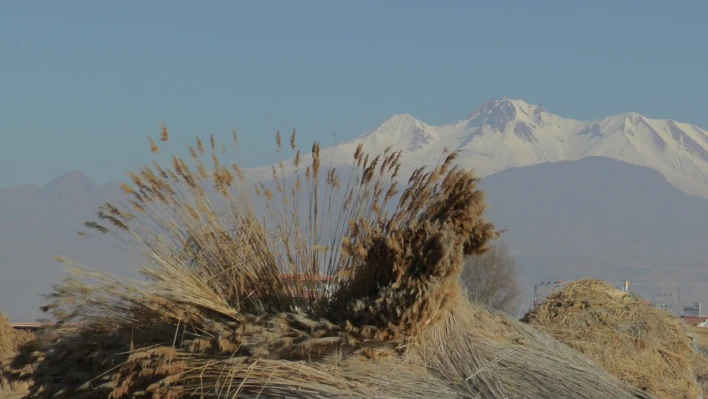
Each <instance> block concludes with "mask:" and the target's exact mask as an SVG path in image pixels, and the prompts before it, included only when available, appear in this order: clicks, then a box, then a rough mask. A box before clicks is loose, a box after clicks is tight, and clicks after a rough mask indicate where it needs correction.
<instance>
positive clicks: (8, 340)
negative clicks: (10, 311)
mask: <svg viewBox="0 0 708 399" xmlns="http://www.w3.org/2000/svg"><path fill="white" fill-rule="evenodd" d="M34 339H35V336H34V334H32V333H31V332H29V331H21V330H15V329H14V328H12V326H11V325H10V320H9V319H8V318H7V316H6V315H5V314H4V313H2V312H0V394H1V395H2V397H7V396H10V395H20V394H23V393H26V392H27V389H28V386H29V385H28V384H27V383H26V382H24V381H21V377H22V375H23V373H25V372H27V370H24V369H23V368H19V369H18V368H16V367H15V366H13V364H12V363H13V360H14V359H15V357H16V356H17V355H18V353H19V352H20V349H21V348H22V347H23V346H24V345H26V344H27V343H29V342H31V341H33V340H34Z"/></svg>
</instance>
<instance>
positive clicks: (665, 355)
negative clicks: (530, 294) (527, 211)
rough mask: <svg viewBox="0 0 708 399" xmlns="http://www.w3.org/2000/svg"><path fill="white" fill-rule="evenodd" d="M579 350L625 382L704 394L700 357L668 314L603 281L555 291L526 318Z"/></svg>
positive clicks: (669, 392)
mask: <svg viewBox="0 0 708 399" xmlns="http://www.w3.org/2000/svg"><path fill="white" fill-rule="evenodd" d="M523 320H524V321H525V322H527V323H529V324H531V325H532V326H535V327H537V328H539V329H541V330H543V331H545V332H547V333H549V334H550V335H551V336H553V337H554V338H556V339H558V340H559V341H561V342H563V343H565V344H567V345H568V346H570V347H572V348H575V349H577V350H578V351H580V352H581V353H583V354H585V355H586V356H588V357H589V358H590V359H592V360H593V361H595V362H597V363H598V364H599V365H601V366H602V367H603V368H604V369H606V370H607V371H609V372H610V373H612V374H613V375H615V376H616V377H618V378H619V379H620V380H622V381H625V382H627V383H629V384H631V385H632V386H634V387H637V388H639V389H642V390H645V391H647V392H650V393H653V394H655V395H656V396H658V397H661V398H666V399H672V398H699V397H701V395H702V389H701V386H700V384H698V383H697V381H696V377H697V375H700V374H702V373H703V372H704V371H703V370H702V368H703V367H704V366H703V364H704V363H703V361H702V359H699V358H698V356H697V353H696V351H695V349H694V346H693V344H692V340H691V337H690V335H689V331H688V330H687V328H686V327H685V326H684V325H683V324H682V323H681V322H680V321H679V320H678V319H677V318H675V317H674V316H672V315H670V314H669V313H667V312H665V311H663V310H661V309H658V308H656V307H653V306H650V305H648V304H647V303H646V302H644V301H642V300H641V299H640V298H637V297H635V296H633V295H631V294H630V293H625V292H622V291H620V290H618V289H616V288H615V287H613V286H612V285H610V284H607V283H605V282H602V281H598V280H590V279H586V280H580V281H576V282H572V283H569V284H568V285H566V286H565V287H564V288H562V289H560V290H557V291H555V292H554V293H552V294H551V295H549V296H548V298H546V300H545V301H544V302H543V303H542V304H541V305H540V306H539V307H538V308H536V309H534V310H532V311H531V312H529V313H528V314H527V315H526V316H524V319H523Z"/></svg>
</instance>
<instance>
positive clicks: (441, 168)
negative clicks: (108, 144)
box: [27, 128, 650, 399]
mask: <svg viewBox="0 0 708 399" xmlns="http://www.w3.org/2000/svg"><path fill="white" fill-rule="evenodd" d="M160 136H161V137H160V140H161V141H163V142H164V141H168V140H169V135H168V133H167V130H166V129H165V128H163V130H162V131H161V135H160ZM234 141H236V136H235V134H234ZM150 143H151V149H152V151H153V152H154V153H156V154H158V153H159V152H160V149H159V147H158V146H157V145H156V144H155V143H154V142H153V141H152V140H151V142H150ZM209 144H210V146H211V151H205V150H204V146H203V145H202V142H201V141H199V139H197V143H196V146H195V147H191V146H190V147H189V150H190V155H191V157H192V161H193V166H191V167H190V166H189V165H188V164H187V162H185V161H184V160H182V159H181V158H178V157H177V156H176V155H173V157H172V160H171V168H165V169H163V168H162V167H161V166H160V165H159V164H157V163H156V164H155V165H154V168H143V169H141V170H140V172H139V173H134V174H131V175H130V176H131V179H132V182H133V185H132V186H129V185H124V186H123V189H124V191H125V192H126V193H127V194H128V195H129V196H130V200H129V201H127V202H126V203H125V204H120V203H119V204H106V205H105V206H104V207H102V208H101V209H100V210H99V212H98V217H99V221H98V222H95V221H92V222H87V223H86V226H87V227H89V228H91V229H93V230H96V231H98V232H100V233H104V234H113V233H115V234H116V235H117V236H118V237H120V238H121V239H123V240H124V241H125V242H126V243H127V244H129V245H132V246H133V248H135V249H137V250H138V251H139V252H140V253H141V254H142V255H143V256H144V258H145V261H146V263H145V265H144V267H143V268H142V269H141V271H142V273H143V274H144V275H145V276H146V277H147V279H146V280H145V281H135V280H128V279H123V278H120V277H117V276H112V275H108V274H105V273H98V272H94V271H91V270H89V269H87V268H85V267H83V266H81V265H78V264H75V263H72V262H70V261H68V260H63V261H65V262H67V263H69V264H70V265H72V266H71V268H70V271H71V273H70V274H69V276H68V277H67V279H66V280H65V281H64V283H63V284H60V285H58V286H56V287H55V292H54V293H53V294H51V295H49V299H50V303H49V305H48V306H47V307H46V309H45V310H46V311H47V312H49V313H50V314H51V316H52V317H53V318H54V319H55V320H57V321H58V324H57V327H55V328H54V329H53V330H52V331H51V334H49V332H48V333H47V334H46V335H45V338H43V345H42V346H41V347H39V348H38V350H36V351H34V352H33V353H32V356H33V357H32V358H28V360H27V363H28V364H31V365H32V367H33V368H34V375H33V383H34V384H33V386H32V389H31V392H30V397H33V398H40V399H41V398H58V399H61V398H109V399H119V398H140V397H150V398H182V397H199V398H235V397H243V398H256V397H268V398H338V397H356V398H421V397H439V398H473V397H474V398H488V399H497V398H567V397H576V398H588V399H589V398H598V397H603V398H606V397H612V398H628V399H629V398H649V397H650V396H649V395H646V394H645V393H643V392H641V391H638V390H636V389H633V388H631V387H629V386H628V385H626V384H623V383H621V382H620V381H619V380H617V379H615V378H613V377H611V376H610V375H609V374H608V373H606V372H605V371H603V370H601V369H600V368H598V367H597V366H595V365H594V364H592V363H591V362H590V361H588V360H587V359H586V358H584V357H583V356H581V355H580V354H578V353H577V352H575V351H573V350H572V349H570V348H568V347H565V346H563V345H561V344H559V343H558V342H557V341H555V340H553V339H552V338H550V337H549V336H548V335H546V334H543V333H540V332H537V331H534V330H533V329H531V328H529V327H528V326H525V325H523V324H521V323H518V322H516V321H512V320H509V319H508V318H506V317H505V316H499V315H491V314H489V313H487V312H486V311H485V310H483V309H481V308H477V307H474V306H473V305H470V304H469V303H467V302H466V300H465V299H464V295H463V294H462V290H461V287H460V282H459V276H460V273H461V270H462V266H463V262H464V257H465V256H467V255H471V254H479V253H482V252H484V251H485V250H486V244H487V243H488V242H490V241H491V240H493V239H495V238H496V237H497V236H498V234H497V232H496V231H495V230H494V226H493V225H492V224H490V223H488V222H486V221H485V220H484V219H483V217H482V216H483V212H484V209H485V204H484V195H483V193H482V192H481V191H479V190H477V189H476V183H477V179H476V178H475V177H474V176H473V175H472V174H471V173H470V172H467V171H464V170H458V169H456V168H453V167H451V163H452V162H453V160H454V158H455V154H450V155H448V156H447V157H446V158H445V159H444V160H443V161H442V162H441V163H440V164H438V165H437V166H436V167H435V168H433V169H432V170H431V171H430V172H425V171H424V170H422V169H421V170H417V171H416V172H414V173H413V175H412V176H411V177H410V179H409V181H408V186H407V187H406V188H405V189H404V190H403V192H402V193H401V195H400V199H399V200H398V201H397V204H396V205H395V207H394V209H393V211H392V212H391V213H390V214H389V213H387V212H386V211H385V209H386V208H387V207H386V204H387V202H388V201H389V200H391V199H392V198H393V197H394V196H395V195H396V193H397V189H396V182H395V181H396V180H395V179H396V176H397V174H398V171H399V169H400V163H399V158H400V156H401V153H397V152H390V151H389V150H387V151H385V152H384V154H383V156H378V157H369V156H368V155H366V154H364V153H363V151H362V148H361V147H359V148H357V151H356V152H355V154H354V168H356V169H357V170H358V173H357V174H355V175H353V177H352V178H351V179H350V180H349V181H348V182H346V183H341V182H340V180H339V177H338V175H337V173H336V171H334V169H329V170H327V171H326V173H322V176H323V177H324V180H325V183H324V185H320V183H319V178H318V176H320V174H321V171H320V168H321V166H320V165H321V159H320V155H319V145H317V144H315V145H314V146H313V148H312V154H311V155H309V156H308V157H309V158H307V157H300V153H299V151H298V152H296V153H295V156H294V159H293V160H292V162H293V164H294V165H295V167H298V166H299V165H300V164H301V163H303V162H304V160H305V159H309V162H307V167H306V169H305V171H304V176H305V177H304V180H301V179H300V177H299V176H300V175H297V176H298V177H297V178H295V179H294V180H286V179H285V178H284V175H285V174H286V172H285V167H284V163H281V164H280V166H279V168H274V169H273V178H274V180H273V182H274V190H275V191H276V192H275V193H274V192H273V191H271V189H270V188H269V187H267V186H265V185H262V184H261V185H259V186H257V187H256V189H255V191H256V195H258V196H260V197H259V199H258V201H253V200H251V198H250V197H249V196H248V195H247V194H245V193H247V190H246V189H245V188H243V187H242V186H241V185H239V184H238V180H239V179H237V177H239V174H240V172H239V169H238V166H237V165H235V164H233V165H231V166H230V167H226V166H224V164H223V163H222V162H221V161H220V159H219V157H218V153H224V152H225V150H224V149H223V148H222V147H221V146H220V145H219V144H218V143H215V140H214V139H213V137H212V138H211V140H210V143H209ZM276 144H277V146H278V149H280V147H281V137H280V134H278V135H277V136H276ZM290 144H291V147H292V149H293V151H295V149H296V145H295V134H294V132H293V135H292V136H291V139H290ZM205 152H211V154H210V155H211V161H212V162H213V168H211V170H207V168H206V167H205V165H204V164H203V163H202V159H201V156H202V155H204V153H205ZM235 176H236V177H235ZM340 183H341V185H343V186H344V195H343V196H342V198H344V200H343V203H341V204H340V203H337V204H335V203H333V201H332V198H333V196H334V193H337V192H338V190H339V189H340ZM205 187H207V188H209V187H213V188H214V189H215V190H216V194H217V196H218V200H214V199H213V198H211V197H210V196H209V195H207V194H206V189H205ZM217 203H218V204H219V205H218V206H217V205H215V204H217ZM256 203H260V204H264V206H263V209H265V213H266V216H265V217H263V215H262V214H259V213H258V211H257V206H256V205H255V204H256ZM101 223H108V226H109V227H107V226H106V225H103V224H101ZM320 272H323V273H324V274H326V275H329V276H336V277H337V278H338V279H339V282H340V285H339V288H338V289H336V290H335V291H334V292H332V293H322V292H319V291H318V290H317V289H316V287H315V284H312V282H311V281H308V280H307V279H304V280H303V281H302V282H301V283H299V285H297V286H296V287H295V289H296V291H301V292H297V293H296V295H294V294H293V287H292V286H287V284H286V283H285V281H284V277H283V276H286V275H293V274H306V275H311V274H317V273H320ZM67 325H77V326H78V327H72V328H67V327H65V326H67Z"/></svg>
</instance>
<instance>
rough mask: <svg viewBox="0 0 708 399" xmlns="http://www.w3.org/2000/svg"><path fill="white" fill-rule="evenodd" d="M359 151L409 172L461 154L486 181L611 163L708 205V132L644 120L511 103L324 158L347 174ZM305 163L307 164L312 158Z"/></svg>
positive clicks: (407, 129)
mask: <svg viewBox="0 0 708 399" xmlns="http://www.w3.org/2000/svg"><path fill="white" fill-rule="evenodd" d="M359 144H362V145H363V149H364V151H366V152H367V153H370V154H372V155H375V154H378V153H381V152H382V151H383V149H385V148H387V147H392V148H393V149H395V150H402V151H403V156H402V158H401V159H402V162H403V164H404V166H405V167H404V171H406V172H409V171H410V170H412V169H414V168H418V167H421V166H429V165H430V163H431V162H435V160H437V159H439V157H440V154H441V153H442V152H443V151H444V150H450V151H459V152H460V157H459V158H458V161H457V162H458V163H459V164H460V166H463V167H468V168H471V169H474V170H475V171H476V172H477V173H478V174H479V175H480V176H481V177H485V176H489V175H492V174H494V173H497V172H501V171H503V170H506V169H508V168H511V167H526V166H533V165H537V164H539V163H542V162H559V161H574V160H579V159H583V158H586V157H590V156H599V157H606V158H612V159H616V160H619V161H623V162H626V163H629V164H633V165H638V166H645V167H648V168H650V169H654V170H656V171H658V172H659V173H661V174H662V175H663V176H664V177H665V178H666V179H667V181H669V182H670V183H671V184H672V185H674V186H675V187H677V188H679V189H681V190H682V191H684V192H686V193H689V194H692V195H699V196H702V197H705V198H708V131H706V130H704V129H701V128H699V127H698V126H695V125H692V124H688V123H683V122H678V121H674V120H671V119H652V118H649V117H646V116H644V115H641V114H638V113H636V112H627V113H623V114H617V115H613V116H609V117H605V118H600V119H595V120H590V121H582V120H576V119H571V118H564V117H561V116H559V115H556V114H553V113H550V112H548V111H547V110H546V109H545V108H544V107H543V106H541V105H533V104H529V103H526V102H525V101H523V100H512V99H509V98H507V97H503V98H501V99H498V100H491V101H488V102H487V103H485V104H483V105H482V106H480V107H478V108H477V109H475V110H474V111H473V112H472V113H470V114H468V115H467V116H466V117H465V118H464V119H460V120H458V121H455V122H452V123H449V124H444V125H440V126H433V125H429V124H427V123H425V122H423V121H420V120H418V119H416V118H415V117H413V116H412V115H410V114H396V115H393V116H392V117H390V118H388V119H387V120H385V121H383V122H382V123H380V124H379V125H378V126H377V127H375V128H374V129H372V130H370V131H367V132H365V133H363V134H361V135H360V136H358V137H355V138H353V139H351V140H348V141H345V142H343V143H341V144H338V145H336V146H334V147H330V148H327V149H323V150H322V151H321V153H322V154H332V163H333V165H335V166H343V165H347V164H350V163H351V156H352V155H353V154H354V150H355V149H356V147H357V146H358V145H359ZM328 156H329V155H328ZM302 160H303V161H305V163H307V162H308V161H309V157H308V155H305V156H304V157H303V158H302ZM270 170H271V167H270V166H267V167H263V168H251V169H246V174H247V175H248V176H250V177H251V178H252V179H253V180H256V181H262V180H265V179H267V178H268V177H269V176H270ZM290 172H293V173H294V171H292V170H291V171H290Z"/></svg>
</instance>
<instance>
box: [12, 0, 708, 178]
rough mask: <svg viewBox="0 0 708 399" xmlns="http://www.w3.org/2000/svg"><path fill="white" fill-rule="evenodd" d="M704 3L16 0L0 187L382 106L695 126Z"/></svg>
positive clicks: (247, 147) (119, 165)
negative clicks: (199, 138) (502, 110)
mask: <svg viewBox="0 0 708 399" xmlns="http://www.w3.org/2000/svg"><path fill="white" fill-rule="evenodd" d="M706 15H708V2H706V1H704V0H695V1H691V0H683V1H648V0H635V1H621V0H612V1H600V0H593V1H567V0H564V1H542V0H538V1H514V2H512V1H470V0H463V1H452V0H449V1H448V0H440V1H413V0H401V1H399V0H378V1H370V0H356V1H347V2H345V1H307V0H301V1H275V0H272V1H250V2H245V1H222V2H219V1H209V2H196V1H175V0H172V1H141V2H138V1H112V2H108V1H102V2H98V1H61V2H60V1H46V2H33V1H15V2H9V1H8V2H2V3H0V186H9V185H16V184H29V183H32V184H35V183H36V184H42V183H45V182H47V181H48V180H50V179H52V178H54V177H56V176H59V175H61V174H63V173H65V172H69V171H72V170H82V171H84V172H85V173H86V174H88V175H89V176H90V177H92V178H94V179H95V180H97V181H98V182H105V181H108V180H116V179H121V180H124V179H123V172H125V171H126V170H132V169H134V168H135V167H137V166H139V165H140V164H142V163H144V162H146V161H148V160H150V157H149V153H148V146H147V144H146V139H145V135H146V134H156V133H157V132H158V125H157V120H158V119H161V120H162V121H163V122H164V123H165V124H166V125H167V126H168V127H169V128H170V131H171V132H172V137H173V138H174V139H175V141H176V142H177V145H182V144H185V143H186V142H187V141H188V140H189V142H191V141H192V139H193V137H194V136H195V135H196V134H202V135H208V134H211V133H214V134H216V135H217V137H219V136H221V137H223V138H224V139H225V141H227V140H228V138H229V137H230V132H231V129H232V128H236V129H237V130H238V131H239V133H240V139H241V149H240V154H241V157H242V159H241V163H242V164H243V165H245V166H261V165H265V164H269V163H271V162H272V161H274V160H275V155H274V151H273V145H272V144H273V136H274V133H275V131H276V129H281V130H282V131H287V132H289V131H290V130H291V129H292V128H293V127H297V129H298V135H299V137H300V139H299V142H300V143H301V144H305V143H311V141H312V140H315V139H317V140H321V141H322V144H323V146H328V145H329V144H331V143H332V142H333V136H332V133H336V134H337V137H338V140H344V139H349V138H352V137H354V136H356V135H358V134H360V133H362V132H364V131H366V130H370V129H372V128H374V127H375V126H376V125H378V124H379V123H380V122H382V121H383V120H385V119H386V118H387V117H389V116H390V115H391V114H394V113H410V114H412V115H414V116H415V117H417V118H418V119H421V120H423V121H424V122H427V123H430V124H443V123H448V122H453V121H456V120H458V119H461V118H463V117H464V116H466V115H467V114H468V113H469V112H471V111H472V110H473V109H475V108H476V107H478V106H479V105H481V104H483V103H484V102H486V101H488V100H490V99H493V98H500V97H502V96H507V97H511V98H521V99H523V100H525V101H527V102H530V103H534V104H542V105H543V106H545V107H546V109H547V110H548V111H550V112H553V113H556V114H560V115H562V116H566V117H573V118H578V119H593V118H599V117H604V116H610V115H613V114H618V113H622V112H628V111H634V112H639V113H642V114H645V115H647V116H650V117H657V118H672V119H677V120H680V121H685V122H690V123H694V124H696V125H699V126H701V127H704V128H708V19H706Z"/></svg>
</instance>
